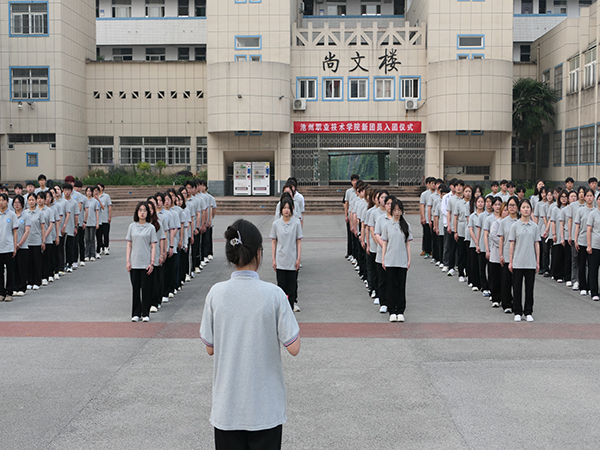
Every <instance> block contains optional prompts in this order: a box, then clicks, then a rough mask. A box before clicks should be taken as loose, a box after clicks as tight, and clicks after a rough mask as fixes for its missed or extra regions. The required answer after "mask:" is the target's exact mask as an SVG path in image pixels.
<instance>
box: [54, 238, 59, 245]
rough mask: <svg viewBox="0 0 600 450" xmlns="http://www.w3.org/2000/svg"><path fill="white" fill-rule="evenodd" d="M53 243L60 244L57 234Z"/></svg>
mask: <svg viewBox="0 0 600 450" xmlns="http://www.w3.org/2000/svg"><path fill="white" fill-rule="evenodd" d="M55 244H56V245H58V244H60V238H59V237H58V236H56V242H55Z"/></svg>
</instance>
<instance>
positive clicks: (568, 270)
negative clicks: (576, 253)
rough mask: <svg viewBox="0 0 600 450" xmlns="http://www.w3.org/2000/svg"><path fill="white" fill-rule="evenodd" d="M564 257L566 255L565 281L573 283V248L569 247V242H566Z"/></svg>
mask: <svg viewBox="0 0 600 450" xmlns="http://www.w3.org/2000/svg"><path fill="white" fill-rule="evenodd" d="M563 252H564V255H565V265H564V269H563V270H564V278H563V279H564V280H565V281H571V265H572V261H571V246H570V245H569V242H568V241H565V246H564V249H563Z"/></svg>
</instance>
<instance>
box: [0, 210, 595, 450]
mask: <svg viewBox="0 0 600 450" xmlns="http://www.w3.org/2000/svg"><path fill="white" fill-rule="evenodd" d="M245 218H246V219H248V220H251V221H252V222H254V223H255V224H256V225H257V226H258V227H259V228H260V230H261V232H262V233H263V236H268V233H269V231H270V227H271V223H272V217H271V216H246V217H245ZM235 219H236V217H234V216H217V218H216V219H215V233H214V234H215V238H216V242H215V259H214V260H213V261H212V262H211V263H210V264H209V265H208V267H207V268H206V269H205V270H204V272H203V273H202V274H201V275H200V276H199V277H197V278H196V279H194V280H193V281H192V282H191V283H188V284H187V285H186V286H185V287H184V288H183V290H182V291H181V292H180V293H179V294H178V295H177V296H176V297H175V298H174V299H172V301H171V302H169V303H168V304H167V305H165V306H164V307H163V308H162V309H161V311H160V312H159V313H157V314H153V315H152V317H151V320H152V321H151V322H150V323H130V322H129V318H130V309H131V300H130V298H131V287H130V283H129V279H128V275H127V272H126V270H125V241H124V239H123V238H124V236H125V232H126V229H127V226H128V224H129V223H130V221H131V219H130V218H127V217H117V218H115V219H114V221H113V225H112V230H111V237H112V241H111V254H110V255H109V256H107V257H103V258H102V259H101V260H100V261H97V262H95V263H90V264H88V265H87V266H86V267H84V268H80V269H78V270H76V271H75V273H73V274H70V275H68V276H67V277H65V278H64V279H62V280H61V281H59V282H55V283H53V284H51V285H50V286H49V287H45V288H43V289H42V290H40V291H37V292H35V293H31V292H30V293H28V294H27V295H26V296H25V297H22V298H18V297H17V298H16V299H15V301H13V302H12V303H0V361H1V363H0V397H1V401H0V449H11V450H12V449H27V450H35V449H61V450H64V449H77V450H80V449H115V450H116V449H119V450H120V449H144V450H148V449H211V448H213V434H212V433H213V430H212V428H211V426H210V424H209V422H208V417H209V414H210V405H211V383H212V359H211V358H210V357H209V356H208V355H207V354H206V352H205V350H204V346H203V344H202V342H201V341H200V340H199V339H198V330H199V323H200V319H201V316H202V309H203V305H204V298H205V296H206V293H207V292H208V290H209V289H210V287H211V286H212V285H213V284H214V283H215V282H218V281H221V280H224V279H227V278H228V277H229V274H230V272H231V269H230V268H229V267H228V266H227V264H226V262H225V259H224V243H223V240H222V239H220V236H222V233H223V230H224V229H225V227H226V226H227V225H228V224H230V223H231V222H233V221H234V220H235ZM409 221H410V223H411V225H412V227H413V232H414V233H415V237H416V239H415V241H414V242H413V245H412V255H413V258H412V260H413V262H412V267H411V269H410V271H409V275H408V306H407V311H406V320H407V321H406V323H403V324H400V323H393V324H391V323H388V322H387V315H384V314H379V312H378V309H377V308H376V307H375V306H374V305H373V304H372V301H371V300H370V298H369V297H368V296H367V293H366V290H365V288H364V285H363V283H362V282H361V281H360V280H359V279H358V277H357V276H356V275H355V272H354V270H353V268H352V266H351V265H350V263H348V262H347V261H346V260H345V259H344V257H343V256H344V254H345V225H344V222H343V218H342V217H341V216H308V217H307V218H306V221H305V222H306V223H305V228H304V234H305V239H304V241H303V245H302V250H303V258H302V260H303V268H302V270H301V272H300V285H299V305H300V306H301V308H302V311H301V312H300V313H297V315H296V317H297V318H298V321H299V322H300V329H301V336H302V348H301V351H300V354H299V355H298V356H297V357H296V358H294V357H291V356H290V355H288V354H287V352H283V362H284V366H285V367H284V371H285V376H286V383H287V390H288V423H287V424H286V425H284V438H283V445H284V448H286V449H313V450H314V449H424V450H432V449H507V448H512V449H566V448H569V449H571V448H572V449H597V448H598V442H600V427H599V426H598V418H599V417H600V401H598V399H600V384H599V383H598V374H600V325H599V323H600V304H599V303H594V302H592V301H591V300H590V299H589V297H585V298H582V297H580V296H579V295H578V293H575V292H574V291H571V290H570V289H567V288H566V287H564V286H559V285H557V284H555V283H552V282H551V281H550V280H549V279H542V278H541V277H537V278H536V290H535V299H536V303H535V307H534V316H535V319H536V321H535V323H525V322H523V323H518V324H517V323H514V322H512V316H507V315H504V314H503V313H502V312H501V311H500V310H498V309H492V308H491V307H490V303H489V301H488V300H487V299H484V298H483V297H482V296H481V295H480V294H477V293H473V292H471V291H470V290H469V289H468V288H467V287H466V286H464V285H461V284H459V283H458V281H457V279H456V278H455V277H454V278H449V277H447V276H445V274H442V273H441V271H440V270H439V269H434V268H433V267H432V265H431V264H429V262H428V261H425V260H423V259H422V258H420V257H419V256H418V254H419V253H420V240H419V238H420V225H419V224H418V216H410V217H409ZM266 244H267V245H265V249H266V252H265V259H266V261H265V263H264V264H263V267H262V268H261V270H260V274H261V277H262V279H264V280H267V281H271V282H275V273H274V271H273V270H272V268H271V265H270V250H269V249H270V244H269V243H268V242H267V243H266Z"/></svg>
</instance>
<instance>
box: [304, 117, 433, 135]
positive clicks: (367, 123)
mask: <svg viewBox="0 0 600 450" xmlns="http://www.w3.org/2000/svg"><path fill="white" fill-rule="evenodd" d="M420 132H421V122H398V121H371V120H358V121H335V122H294V133H420Z"/></svg>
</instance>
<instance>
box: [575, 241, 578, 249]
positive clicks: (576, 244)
mask: <svg viewBox="0 0 600 450" xmlns="http://www.w3.org/2000/svg"><path fill="white" fill-rule="evenodd" d="M575 250H577V251H579V244H578V243H577V241H575Z"/></svg>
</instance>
